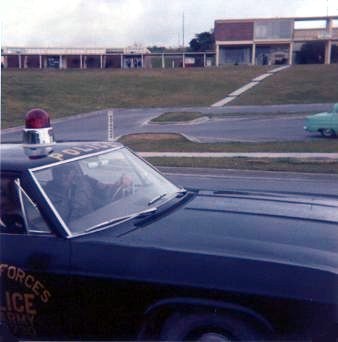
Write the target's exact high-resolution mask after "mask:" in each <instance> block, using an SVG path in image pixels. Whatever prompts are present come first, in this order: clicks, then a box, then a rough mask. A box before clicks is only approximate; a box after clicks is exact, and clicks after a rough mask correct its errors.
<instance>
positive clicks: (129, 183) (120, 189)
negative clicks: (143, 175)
mask: <svg viewBox="0 0 338 342" xmlns="http://www.w3.org/2000/svg"><path fill="white" fill-rule="evenodd" d="M115 186H117V188H116V190H115V191H114V193H113V195H112V199H113V200H114V199H117V198H119V197H120V198H121V197H125V196H128V195H130V194H132V193H133V192H134V184H133V179H132V178H131V177H130V176H127V175H122V176H121V177H120V179H119V181H118V182H116V183H115Z"/></svg>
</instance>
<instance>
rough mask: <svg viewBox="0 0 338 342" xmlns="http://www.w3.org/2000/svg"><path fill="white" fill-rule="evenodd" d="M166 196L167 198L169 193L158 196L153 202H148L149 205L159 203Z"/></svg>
mask: <svg viewBox="0 0 338 342" xmlns="http://www.w3.org/2000/svg"><path fill="white" fill-rule="evenodd" d="M165 196H167V193H166V192H165V193H164V194H161V195H158V196H156V197H154V198H153V199H152V200H150V201H149V202H148V205H152V204H154V203H155V202H157V201H159V200H160V199H161V198H163V197H165Z"/></svg>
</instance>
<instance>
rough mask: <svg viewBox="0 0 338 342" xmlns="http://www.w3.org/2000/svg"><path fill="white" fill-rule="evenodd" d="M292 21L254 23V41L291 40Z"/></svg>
mask: <svg viewBox="0 0 338 342" xmlns="http://www.w3.org/2000/svg"><path fill="white" fill-rule="evenodd" d="M292 27H293V21H292V20H271V21H256V22H255V39H291V36H292Z"/></svg>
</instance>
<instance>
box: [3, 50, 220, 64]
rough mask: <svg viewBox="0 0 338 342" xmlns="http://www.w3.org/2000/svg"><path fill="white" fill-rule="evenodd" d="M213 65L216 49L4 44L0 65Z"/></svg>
mask: <svg viewBox="0 0 338 342" xmlns="http://www.w3.org/2000/svg"><path fill="white" fill-rule="evenodd" d="M214 65H215V51H206V52H184V51H181V52H179V51H177V52H165V53H151V52H150V51H149V50H148V49H147V48H144V47H142V46H137V45H134V46H130V47H127V48H121V49H117V48H43V47H3V48H2V49H1V66H2V67H3V68H6V69H7V68H15V69H116V68H118V69H136V68H137V69H138V68H163V69H164V68H177V67H181V68H185V67H209V66H214Z"/></svg>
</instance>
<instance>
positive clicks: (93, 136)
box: [2, 104, 332, 142]
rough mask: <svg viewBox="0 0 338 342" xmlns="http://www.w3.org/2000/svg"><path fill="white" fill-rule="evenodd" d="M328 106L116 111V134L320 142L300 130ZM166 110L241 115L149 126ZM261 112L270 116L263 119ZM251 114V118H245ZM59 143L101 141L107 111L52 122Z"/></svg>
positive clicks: (8, 136)
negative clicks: (313, 113) (314, 113)
mask: <svg viewBox="0 0 338 342" xmlns="http://www.w3.org/2000/svg"><path fill="white" fill-rule="evenodd" d="M331 107H332V105H331V104H322V105H321V104H314V105H281V106H227V107H223V108H212V107H194V108H148V109H147V108H142V109H115V110H114V124H115V135H116V136H120V135H125V134H129V133H141V132H178V133H183V134H186V135H187V136H189V137H193V138H196V139H198V140H199V141H202V142H207V141H272V140H309V139H320V137H319V136H318V135H316V134H315V135H309V134H306V133H305V132H304V131H303V125H304V117H305V114H304V113H307V112H309V111H325V110H328V109H329V108H331ZM166 111H199V112H202V113H213V114H223V113H235V114H236V113H241V114H243V116H231V117H228V118H224V117H223V118H222V117H221V116H220V117H219V118H218V117H216V118H215V119H212V120H208V121H203V122H200V123H195V124H165V125H158V124H149V120H150V119H151V118H153V117H156V116H158V115H160V114H162V113H164V112H166ZM264 113H273V115H271V116H270V115H269V116H266V115H264ZM248 114H250V115H248ZM53 126H54V129H55V134H56V137H57V139H58V140H84V139H86V140H87V139H88V140H102V139H106V137H107V118H106V111H99V112H95V113H91V114H88V115H79V116H76V117H73V118H70V119H67V120H56V121H54V124H53ZM2 139H3V141H13V140H20V139H21V131H15V130H14V131H10V132H8V131H5V132H2Z"/></svg>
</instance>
